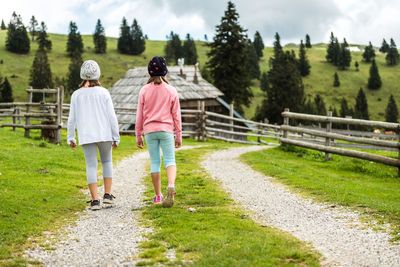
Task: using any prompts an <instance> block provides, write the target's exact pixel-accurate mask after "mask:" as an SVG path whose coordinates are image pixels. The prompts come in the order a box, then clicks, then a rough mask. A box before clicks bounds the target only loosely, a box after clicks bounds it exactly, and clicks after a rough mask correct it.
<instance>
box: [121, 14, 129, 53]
mask: <svg viewBox="0 0 400 267" xmlns="http://www.w3.org/2000/svg"><path fill="white" fill-rule="evenodd" d="M131 43H132V36H131V28H130V27H129V25H128V22H127V21H126V18H125V17H123V18H122V24H121V27H120V33H119V38H118V51H119V52H120V53H122V54H129V53H130V51H131Z"/></svg>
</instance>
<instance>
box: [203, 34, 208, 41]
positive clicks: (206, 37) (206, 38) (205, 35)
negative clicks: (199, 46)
mask: <svg viewBox="0 0 400 267" xmlns="http://www.w3.org/2000/svg"><path fill="white" fill-rule="evenodd" d="M204 41H206V42H208V36H207V34H204Z"/></svg>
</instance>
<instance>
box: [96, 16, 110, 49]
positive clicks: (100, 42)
mask: <svg viewBox="0 0 400 267" xmlns="http://www.w3.org/2000/svg"><path fill="white" fill-rule="evenodd" d="M93 43H94V52H95V53H98V54H104V53H106V50H107V39H106V34H105V31H104V27H103V25H101V21H100V19H98V20H97V23H96V28H95V30H94V34H93Z"/></svg>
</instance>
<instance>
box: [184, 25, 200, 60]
mask: <svg viewBox="0 0 400 267" xmlns="http://www.w3.org/2000/svg"><path fill="white" fill-rule="evenodd" d="M182 50H183V57H184V58H185V64H187V65H194V64H196V63H197V50H196V44H195V42H194V40H193V38H191V37H190V34H189V33H188V34H186V40H185V41H184V42H183V47H182Z"/></svg>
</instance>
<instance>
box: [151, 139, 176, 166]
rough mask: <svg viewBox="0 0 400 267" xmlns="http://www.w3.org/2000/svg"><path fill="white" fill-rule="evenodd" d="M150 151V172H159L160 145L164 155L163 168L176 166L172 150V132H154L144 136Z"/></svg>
mask: <svg viewBox="0 0 400 267" xmlns="http://www.w3.org/2000/svg"><path fill="white" fill-rule="evenodd" d="M144 138H145V140H146V144H147V148H148V150H149V153H150V162H151V173H159V172H160V168H161V153H160V146H161V149H162V152H163V157H164V167H165V169H166V168H168V167H169V166H176V163H175V150H174V145H175V144H174V134H172V133H168V132H154V133H149V134H146V135H145V136H144Z"/></svg>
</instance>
